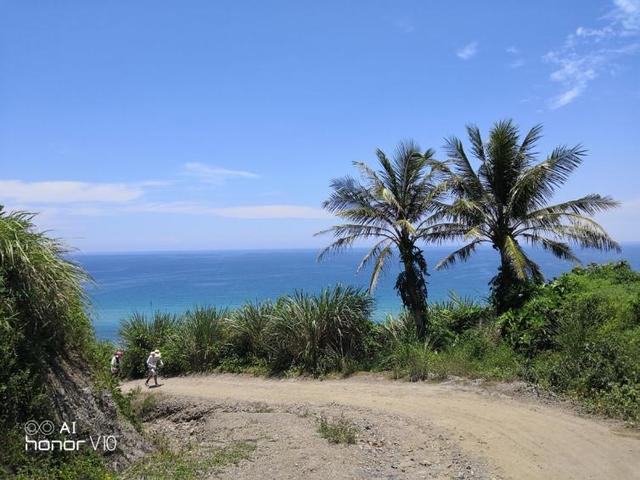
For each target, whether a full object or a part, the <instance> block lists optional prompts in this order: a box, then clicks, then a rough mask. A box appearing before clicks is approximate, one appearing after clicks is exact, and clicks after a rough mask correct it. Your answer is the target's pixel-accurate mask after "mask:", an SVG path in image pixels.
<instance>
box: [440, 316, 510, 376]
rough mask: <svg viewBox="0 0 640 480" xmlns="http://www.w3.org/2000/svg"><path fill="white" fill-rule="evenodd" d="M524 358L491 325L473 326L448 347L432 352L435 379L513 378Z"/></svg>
mask: <svg viewBox="0 0 640 480" xmlns="http://www.w3.org/2000/svg"><path fill="white" fill-rule="evenodd" d="M521 362H522V359H521V357H520V356H519V355H518V354H517V353H516V352H514V350H513V349H512V348H511V347H510V346H509V345H508V344H507V343H505V342H504V341H502V340H501V339H500V337H499V335H497V333H496V331H495V330H494V329H493V328H491V327H488V328H473V329H470V330H467V331H466V332H464V333H463V334H461V335H460V336H459V337H458V338H457V339H456V341H455V342H454V343H453V344H452V345H450V346H449V347H448V348H447V349H445V350H442V351H438V352H431V354H430V356H429V363H430V373H431V374H432V376H433V378H436V379H444V378H447V377H448V376H450V375H454V376H459V377H469V378H484V379H492V380H514V379H515V378H517V377H518V375H519V374H520V373H521V371H522V366H521Z"/></svg>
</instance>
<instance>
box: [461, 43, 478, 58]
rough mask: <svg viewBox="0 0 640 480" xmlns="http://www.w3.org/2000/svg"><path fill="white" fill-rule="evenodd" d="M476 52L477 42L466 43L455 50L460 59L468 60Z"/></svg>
mask: <svg viewBox="0 0 640 480" xmlns="http://www.w3.org/2000/svg"><path fill="white" fill-rule="evenodd" d="M477 53H478V42H475V41H474V42H471V43H467V44H466V45H465V46H464V47H462V48H460V49H458V51H456V55H457V56H458V57H459V58H461V59H462V60H469V59H470V58H472V57H474V56H475V55H476V54H477Z"/></svg>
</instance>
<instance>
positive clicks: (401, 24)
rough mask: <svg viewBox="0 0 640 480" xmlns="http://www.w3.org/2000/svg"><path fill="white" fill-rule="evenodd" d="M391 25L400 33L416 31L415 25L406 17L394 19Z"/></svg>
mask: <svg viewBox="0 0 640 480" xmlns="http://www.w3.org/2000/svg"><path fill="white" fill-rule="evenodd" d="M393 25H394V27H396V28H397V29H398V30H400V31H401V32H402V33H413V32H415V31H416V26H415V25H414V23H413V22H412V21H411V20H409V19H408V18H400V19H398V20H396V21H395V22H394V23H393Z"/></svg>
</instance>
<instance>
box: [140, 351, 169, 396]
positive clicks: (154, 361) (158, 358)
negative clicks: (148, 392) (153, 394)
mask: <svg viewBox="0 0 640 480" xmlns="http://www.w3.org/2000/svg"><path fill="white" fill-rule="evenodd" d="M163 365H164V364H163V363H162V354H161V353H160V350H158V349H155V350H154V351H153V352H151V353H150V354H149V358H147V369H148V370H147V380H146V381H145V382H144V384H145V385H147V386H149V380H151V377H153V381H154V382H155V386H156V387H157V386H158V368H160V367H162V366H163Z"/></svg>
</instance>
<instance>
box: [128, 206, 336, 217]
mask: <svg viewBox="0 0 640 480" xmlns="http://www.w3.org/2000/svg"><path fill="white" fill-rule="evenodd" d="M126 210H127V211H128V212H144V213H179V214H186V215H211V216H215V217H226V218H247V219H260V218H330V217H331V216H330V215H329V214H328V213H327V212H326V211H324V210H322V209H320V208H314V207H308V206H304V205H248V206H234V207H213V206H208V205H203V204H199V203H190V202H168V203H145V204H138V205H131V206H129V207H127V208H126Z"/></svg>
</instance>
